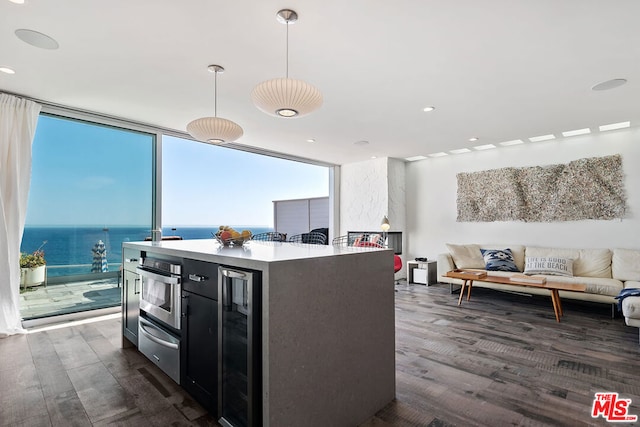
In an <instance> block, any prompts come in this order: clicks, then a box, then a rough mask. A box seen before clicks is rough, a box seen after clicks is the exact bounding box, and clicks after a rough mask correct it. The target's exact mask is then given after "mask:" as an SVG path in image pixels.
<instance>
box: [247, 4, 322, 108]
mask: <svg viewBox="0 0 640 427" xmlns="http://www.w3.org/2000/svg"><path fill="white" fill-rule="evenodd" d="M276 17H277V18H278V21H279V22H281V23H283V24H285V25H286V26H287V67H286V74H285V77H284V78H278V79H271V80H267V81H265V82H262V83H260V84H258V85H257V86H256V87H255V88H254V89H253V92H251V100H252V101H253V103H254V104H255V106H256V107H258V108H259V109H260V110H262V111H264V112H265V113H267V114H270V115H273V116H276V117H302V116H304V115H307V114H309V113H311V112H313V111H315V110H317V109H318V108H320V106H321V105H322V94H321V93H320V91H319V90H318V89H316V88H315V87H314V86H312V85H310V84H309V83H307V82H305V81H302V80H296V79H290V78H289V24H293V23H295V22H296V21H297V20H298V14H297V13H296V12H294V11H293V10H290V9H282V10H280V11H279V12H278V13H277V14H276Z"/></svg>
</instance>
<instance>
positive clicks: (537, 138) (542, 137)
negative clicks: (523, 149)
mask: <svg viewBox="0 0 640 427" xmlns="http://www.w3.org/2000/svg"><path fill="white" fill-rule="evenodd" d="M550 139H556V136H555V135H553V134H548V135H540V136H532V137H531V138H529V141H531V142H541V141H549V140H550Z"/></svg>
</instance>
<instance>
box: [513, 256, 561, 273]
mask: <svg viewBox="0 0 640 427" xmlns="http://www.w3.org/2000/svg"><path fill="white" fill-rule="evenodd" d="M524 274H545V275H550V276H568V277H572V276H573V260H572V259H571V258H558V257H549V258H546V257H530V256H528V257H527V258H526V261H525V265H524Z"/></svg>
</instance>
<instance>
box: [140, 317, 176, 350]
mask: <svg viewBox="0 0 640 427" xmlns="http://www.w3.org/2000/svg"><path fill="white" fill-rule="evenodd" d="M146 327H150V328H152V329H153V325H151V324H149V323H147V322H145V321H144V319H140V333H141V334H142V335H144V336H145V337H146V338H148V339H149V340H151V341H153V342H154V343H156V344H158V345H161V346H163V347H168V348H171V349H174V350H177V349H178V348H179V347H178V344H176V343H173V342H169V341H165V340H163V339H161V338H158V337H156V336H155V335H153V334H151V333H150V332H149V331H147V329H146Z"/></svg>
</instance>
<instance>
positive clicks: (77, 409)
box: [0, 284, 640, 427]
mask: <svg viewBox="0 0 640 427" xmlns="http://www.w3.org/2000/svg"><path fill="white" fill-rule="evenodd" d="M397 289H398V292H396V293H395V296H396V400H395V401H394V402H392V403H391V404H389V405H388V406H386V407H385V408H383V409H382V410H380V411H379V412H378V413H377V414H376V416H375V417H373V418H372V419H370V420H368V421H366V422H365V423H364V424H363V427H386V426H432V427H436V426H442V427H446V426H454V425H455V426H507V425H515V426H563V425H566V426H591V425H593V426H602V425H608V423H607V422H606V421H605V420H603V419H602V418H598V419H593V418H591V416H590V413H591V406H592V402H593V398H594V393H595V392H599V391H612V392H618V393H620V395H621V397H624V398H628V399H632V404H631V407H630V411H629V412H630V413H631V414H636V415H640V357H639V356H640V345H638V329H637V328H630V327H628V326H625V325H624V320H623V319H621V318H616V319H611V315H610V313H611V312H610V307H609V306H607V305H602V304H588V303H577V302H571V301H568V300H563V309H564V317H563V318H562V322H561V323H557V322H556V320H555V317H554V313H553V310H552V308H551V304H550V302H549V298H545V297H528V296H521V295H514V294H506V293H500V292H496V291H491V290H486V289H482V288H478V289H474V296H473V298H472V300H471V301H469V302H466V301H465V303H464V304H463V305H462V306H460V307H458V306H457V295H456V294H453V295H452V294H449V287H448V285H433V286H429V287H426V286H421V285H411V286H406V285H403V284H401V285H399V286H397ZM637 424H638V425H640V423H637ZM51 425H53V426H66V425H73V426H92V425H93V426H107V425H117V426H203V425H212V426H215V425H217V424H216V422H215V420H214V419H213V417H211V416H210V415H209V414H207V413H206V412H205V411H204V410H203V409H202V407H200V405H198V404H197V403H196V402H195V401H193V399H191V397H190V396H189V395H188V394H187V393H185V392H184V391H182V390H181V389H180V388H179V387H178V386H177V385H176V384H175V383H174V382H173V381H171V380H170V379H169V378H168V377H167V376H166V375H164V374H163V373H162V372H161V371H159V370H158V369H157V368H156V367H155V365H153V364H152V363H150V362H149V361H147V360H146V359H145V358H144V356H142V355H141V354H140V353H138V352H137V351H136V350H135V349H132V348H128V349H121V348H120V321H119V320H118V319H115V320H106V321H102V322H96V323H90V324H84V325H79V326H73V327H68V328H63V329H57V330H49V331H43V332H37V333H32V334H29V335H22V336H12V337H9V338H5V339H0V426H51ZM623 425H629V424H628V423H627V424H623ZM276 427H281V426H276ZM283 427H288V426H283ZM296 427H299V426H296ZM300 427H303V426H300Z"/></svg>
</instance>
